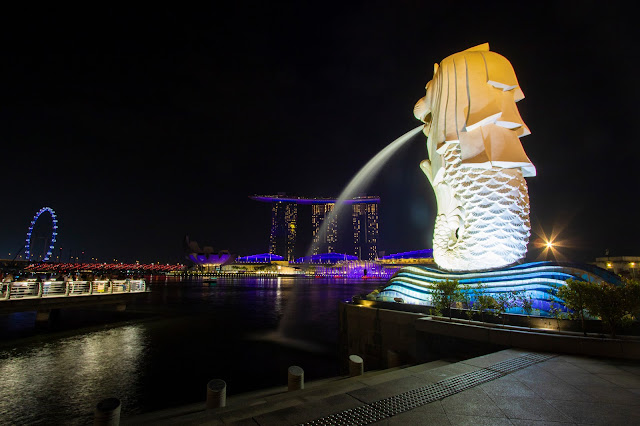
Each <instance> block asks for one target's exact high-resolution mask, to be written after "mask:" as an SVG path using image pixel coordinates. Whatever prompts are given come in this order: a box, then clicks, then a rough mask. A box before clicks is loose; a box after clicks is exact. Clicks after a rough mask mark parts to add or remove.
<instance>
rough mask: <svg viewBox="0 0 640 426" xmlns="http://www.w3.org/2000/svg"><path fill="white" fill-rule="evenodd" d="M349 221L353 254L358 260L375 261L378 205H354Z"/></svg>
mask: <svg viewBox="0 0 640 426" xmlns="http://www.w3.org/2000/svg"><path fill="white" fill-rule="evenodd" d="M351 219H352V224H353V248H354V253H353V254H354V255H356V256H357V257H358V259H366V260H374V259H376V258H377V254H378V204H374V203H368V204H354V205H353V210H352V214H351Z"/></svg>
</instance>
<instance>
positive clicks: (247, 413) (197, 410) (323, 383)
mask: <svg viewBox="0 0 640 426" xmlns="http://www.w3.org/2000/svg"><path fill="white" fill-rule="evenodd" d="M452 362H455V360H437V361H432V362H427V363H424V364H419V365H414V366H408V365H405V366H401V367H394V368H389V369H385V370H374V371H367V372H365V373H364V374H363V375H362V376H357V377H348V376H339V377H331V378H327V379H321V380H315V381H313V382H307V383H305V388H304V389H302V390H298V391H292V392H288V391H287V387H286V386H278V387H273V388H269V389H264V390H260V391H254V392H246V393H243V394H239V395H231V396H228V397H227V406H226V407H223V408H218V409H213V410H205V409H204V401H203V402H202V403H197V404H190V405H186V406H182V407H176V408H172V409H167V410H162V411H155V412H151V413H146V414H142V415H139V416H135V417H131V418H128V419H127V418H125V419H122V423H123V424H154V425H157V424H166V425H170V424H185V425H186V424H202V423H207V424H223V423H230V422H240V421H242V420H245V419H248V420H250V419H251V418H252V417H255V416H259V415H263V414H266V413H271V412H274V411H277V410H281V409H285V408H288V407H293V406H298V405H301V404H308V403H313V402H318V401H322V400H325V399H327V398H331V397H334V396H336V395H340V394H346V393H347V392H351V391H355V390H358V389H362V388H366V387H368V386H372V385H377V384H380V383H384V382H387V381H391V380H397V379H399V378H402V377H406V376H409V375H415V374H419V373H424V372H428V371H432V370H437V369H439V368H442V367H446V366H448V365H450V364H452ZM219 421H220V422H221V423H218V422H219ZM222 422H223V423H222Z"/></svg>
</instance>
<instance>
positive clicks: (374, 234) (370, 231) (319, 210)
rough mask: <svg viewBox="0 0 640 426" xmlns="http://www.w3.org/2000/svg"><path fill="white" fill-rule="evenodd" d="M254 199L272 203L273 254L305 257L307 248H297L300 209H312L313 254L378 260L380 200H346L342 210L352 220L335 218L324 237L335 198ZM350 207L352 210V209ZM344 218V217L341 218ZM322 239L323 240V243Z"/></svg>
mask: <svg viewBox="0 0 640 426" xmlns="http://www.w3.org/2000/svg"><path fill="white" fill-rule="evenodd" d="M249 198H251V199H252V200H255V201H261V202H265V203H271V233H270V235H269V253H271V254H275V255H279V256H282V257H283V258H284V259H285V260H288V261H293V260H295V258H296V256H303V255H304V254H305V253H304V252H303V251H306V249H307V248H306V247H302V248H301V247H298V248H297V249H296V240H297V238H296V236H297V234H298V206H300V205H302V206H308V205H310V206H311V231H312V238H313V243H314V250H313V254H314V255H315V254H320V253H324V252H326V253H336V252H338V253H344V254H348V255H352V256H356V257H357V258H358V259H360V260H374V259H376V258H377V255H378V204H379V203H380V197H357V198H353V199H350V200H346V201H345V204H347V206H345V207H343V208H342V210H341V211H344V212H345V213H347V212H348V213H350V216H351V220H350V224H349V223H348V217H346V215H345V213H341V214H339V215H336V216H335V217H332V218H331V219H330V220H331V222H330V223H329V224H328V225H327V230H326V232H325V234H324V235H320V226H321V225H322V222H323V221H324V220H325V218H326V217H327V216H328V215H329V213H330V212H331V211H332V210H333V209H334V207H335V205H336V200H335V199H331V198H302V197H289V196H285V195H282V194H280V195H254V196H250V197H249ZM348 207H350V208H348ZM341 215H342V216H343V217H340V216H341ZM321 239H322V240H321Z"/></svg>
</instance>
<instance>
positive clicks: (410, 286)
mask: <svg viewBox="0 0 640 426" xmlns="http://www.w3.org/2000/svg"><path fill="white" fill-rule="evenodd" d="M609 275H610V274H609V273H608V272H607V271H605V270H602V269H600V268H597V267H594V266H593V265H581V264H578V263H559V262H532V263H527V264H522V265H517V266H513V267H508V268H503V269H499V270H494V271H483V272H447V271H441V270H438V269H435V268H431V267H427V266H407V267H404V268H402V269H400V270H398V272H396V274H394V276H393V277H392V278H391V279H390V280H389V282H388V283H387V286H386V287H385V288H384V289H383V290H382V291H380V293H378V294H375V295H373V294H372V295H370V296H371V298H375V299H376V300H382V301H394V300H395V299H396V298H398V297H399V298H402V299H403V301H404V302H405V303H412V304H418V305H429V304H431V302H432V294H433V288H434V286H433V284H434V283H436V282H440V281H443V280H458V282H459V283H460V284H461V285H466V286H468V287H469V288H470V291H473V289H474V288H478V286H479V285H482V287H483V288H485V292H486V293H487V294H489V295H492V296H494V297H495V296H497V295H499V294H500V293H507V292H512V291H522V292H524V295H525V297H529V298H531V299H532V300H533V302H534V306H535V307H536V309H541V310H543V311H544V310H547V309H548V308H549V303H550V302H558V303H560V304H562V305H563V304H564V302H563V301H562V300H561V299H559V298H558V297H557V296H556V293H557V290H558V288H560V287H562V286H564V285H566V280H567V279H578V280H585V281H592V282H601V281H605V282H609V283H612V284H616V285H617V284H619V283H620V280H619V278H614V279H607V278H610V277H609ZM517 310H518V309H514V310H513V311H517Z"/></svg>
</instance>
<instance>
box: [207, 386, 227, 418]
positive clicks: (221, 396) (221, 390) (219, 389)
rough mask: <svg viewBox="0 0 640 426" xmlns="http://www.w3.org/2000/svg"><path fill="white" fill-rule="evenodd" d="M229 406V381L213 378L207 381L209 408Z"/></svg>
mask: <svg viewBox="0 0 640 426" xmlns="http://www.w3.org/2000/svg"><path fill="white" fill-rule="evenodd" d="M226 406H227V383H226V382H225V381H224V380H220V379H213V380H209V383H207V410H210V409H212V408H220V407H226Z"/></svg>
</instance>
